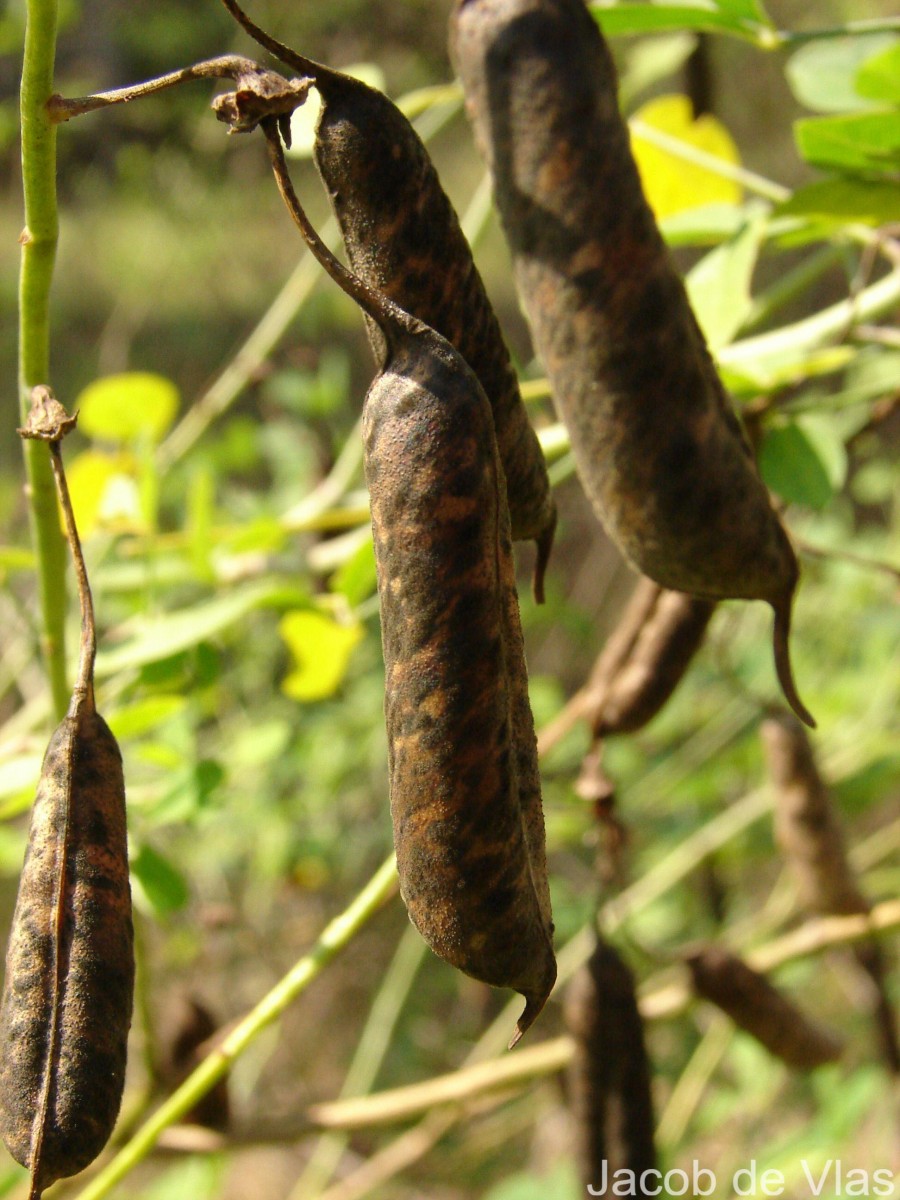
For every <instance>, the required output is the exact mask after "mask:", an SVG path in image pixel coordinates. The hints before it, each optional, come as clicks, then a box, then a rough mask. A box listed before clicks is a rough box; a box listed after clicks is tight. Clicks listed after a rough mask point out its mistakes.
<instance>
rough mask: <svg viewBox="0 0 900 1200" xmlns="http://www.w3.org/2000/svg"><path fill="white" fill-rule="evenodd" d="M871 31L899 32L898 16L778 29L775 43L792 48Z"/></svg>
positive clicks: (899, 19) (899, 21)
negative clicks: (811, 27)
mask: <svg viewBox="0 0 900 1200" xmlns="http://www.w3.org/2000/svg"><path fill="white" fill-rule="evenodd" d="M872 33H900V17H872V18H871V19H869V20H865V21H847V22H846V23H845V24H844V25H829V26H827V27H826V28H825V29H800V30H796V31H792V32H791V31H786V30H779V31H778V34H777V39H778V40H777V45H778V46H788V47H791V48H793V47H796V46H802V45H804V44H805V43H806V42H817V41H821V40H823V39H825V38H842V37H858V36H859V35H860V34H867V35H868V34H872Z"/></svg>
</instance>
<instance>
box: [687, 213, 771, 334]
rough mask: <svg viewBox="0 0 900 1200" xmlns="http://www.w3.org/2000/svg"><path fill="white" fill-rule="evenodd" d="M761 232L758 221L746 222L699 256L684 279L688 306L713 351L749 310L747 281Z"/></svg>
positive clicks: (749, 298) (741, 323) (752, 266)
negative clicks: (724, 239) (690, 307)
mask: <svg viewBox="0 0 900 1200" xmlns="http://www.w3.org/2000/svg"><path fill="white" fill-rule="evenodd" d="M764 233H765V227H764V225H763V222H762V221H754V222H752V223H750V224H749V225H747V226H746V227H745V228H744V229H742V230H741V232H740V233H739V234H738V235H737V236H736V237H734V238H731V239H730V240H729V241H727V242H724V243H723V244H722V245H721V246H717V247H716V248H715V250H711V251H710V252H709V254H707V255H705V256H704V257H703V258H701V259H700V261H699V262H698V263H697V265H696V266H695V267H693V269H692V270H691V271H690V272H689V274H688V276H687V279H686V280H685V283H686V285H687V291H688V296H689V298H690V301H691V306H692V307H693V309H694V313H695V315H696V317H697V320H698V321H699V322H700V327H701V328H702V330H703V332H704V334H705V335H706V340H707V341H708V342H709V345H710V349H712V350H713V351H715V350H718V349H720V348H721V347H722V346H727V345H728V343H729V342H730V341H731V340H732V338H733V337H734V335H735V334H736V333H737V331H738V330H739V329H740V328H741V326H742V325H743V323H744V321H745V320H746V318H747V316H748V314H749V312H750V309H751V307H752V304H753V298H752V296H751V294H750V281H751V279H752V278H753V270H754V267H755V266H756V260H757V258H758V257H759V248H760V246H761V245H762V240H763V236H764Z"/></svg>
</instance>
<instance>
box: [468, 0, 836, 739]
mask: <svg viewBox="0 0 900 1200" xmlns="http://www.w3.org/2000/svg"><path fill="white" fill-rule="evenodd" d="M451 34H452V36H451V43H452V44H451V50H452V54H453V58H454V62H455V65H456V67H457V70H458V72H459V75H460V78H461V79H462V83H463V88H464V91H465V95H466V106H467V110H468V113H469V116H470V118H471V120H472V123H473V125H474V127H475V134H476V139H477V141H478V143H479V146H480V148H481V150H482V152H483V154H484V156H485V158H486V160H487V162H488V166H489V167H490V170H491V173H492V176H493V181H494V191H495V196H496V201H497V205H498V208H499V210H500V215H501V219H502V222H503V227H504V230H505V232H506V236H507V239H508V241H509V244H510V248H511V251H512V255H513V260H514V264H515V271H516V282H517V286H518V289H519V294H520V296H521V298H522V302H523V305H524V307H525V310H526V313H527V315H528V318H529V322H530V324H531V329H532V333H533V336H534V340H535V345H536V348H537V350H538V352H539V354H540V356H541V358H542V359H543V362H544V366H545V367H546V369H547V374H548V377H549V379H550V382H551V385H552V387H553V393H554V398H555V402H556V404H557V407H558V408H559V411H560V414H561V416H562V418H563V420H564V421H565V423H566V425H567V427H568V429H569V433H570V436H571V439H572V448H573V451H574V453H575V461H576V465H577V467H578V471H579V475H580V477H581V480H582V482H583V483H584V486H585V488H586V490H587V492H588V494H589V495H590V497H591V500H592V501H593V504H594V506H595V508H596V510H597V513H598V515H599V516H600V518H601V520H602V521H603V522H604V524H605V525H606V528H607V529H608V531H609V532H610V535H611V536H612V537H613V539H614V540H615V541H616V543H617V544H618V546H619V547H620V549H621V550H622V552H623V553H624V554H625V555H626V557H627V558H628V559H629V560H630V561H631V562H632V563H634V565H635V566H636V567H637V568H638V570H640V571H641V572H642V573H643V574H645V575H648V576H649V577H650V578H651V579H654V580H655V581H656V582H657V583H659V584H660V585H661V586H663V587H666V588H671V589H673V590H676V591H683V592H689V593H690V594H691V595H696V596H703V597H707V598H710V599H720V598H727V597H732V598H738V599H760V600H767V601H768V602H769V603H770V604H771V605H772V607H773V609H774V612H775V637H774V641H775V664H776V668H777V672H778V677H779V681H780V683H781V686H782V688H783V690H784V693H785V695H786V696H787V698H788V700H789V702H790V704H791V707H792V708H793V709H794V710H795V711H796V712H797V714H798V715H799V716H800V717H801V718H802V719H803V720H805V721H807V722H808V723H809V724H812V718H811V717H810V716H809V713H808V712H807V711H806V709H805V708H804V707H803V705H802V703H801V701H800V700H799V697H798V696H797V692H796V688H795V687H794V684H793V679H792V676H791V671H790V662H789V658H788V632H789V625H790V613H791V603H792V597H793V593H794V589H795V586H796V583H797V578H798V567H797V562H796V558H795V556H794V552H793V549H792V547H791V544H790V541H789V540H788V537H787V534H786V533H785V531H784V528H783V526H782V524H781V522H780V520H779V519H778V516H777V514H776V513H775V510H774V509H773V507H772V504H771V502H770V500H769V496H768V493H767V492H766V489H765V487H764V485H763V483H762V480H761V479H760V477H759V474H758V473H757V471H756V468H755V464H754V462H753V458H752V455H751V452H750V448H749V446H748V444H747V441H746V439H745V438H744V436H743V434H742V431H741V429H740V426H739V423H738V421H737V419H736V417H735V415H734V413H733V412H732V410H731V407H730V405H729V403H728V399H727V396H726V395H725V392H724V389H723V388H722V385H721V382H720V381H719V377H718V375H717V373H716V370H715V367H714V365H713V362H712V360H711V358H710V355H709V352H708V350H707V348H706V344H705V342H704V339H703V335H702V333H701V332H700V329H699V327H698V325H697V322H696V320H695V318H694V315H693V312H692V311H691V308H690V305H689V302H688V299H687V293H686V292H685V289H684V285H683V283H682V281H681V279H680V278H679V276H678V274H677V272H676V271H675V269H674V267H673V265H672V262H671V260H670V258H669V255H668V252H667V250H666V247H665V244H664V242H663V240H662V237H661V236H660V233H659V230H658V228H657V226H656V222H655V220H654V217H653V214H652V212H651V210H650V208H649V206H648V204H647V202H646V200H645V198H644V195H643V191H642V190H641V184H640V179H639V177H638V172H637V167H636V166H635V163H634V159H633V157H632V154H631V150H630V146H629V141H628V130H627V128H626V125H625V122H624V121H623V119H622V117H621V115H620V113H619V109H618V104H617V95H616V89H617V81H616V73H615V67H614V64H613V60H612V56H611V55H610V52H609V48H608V46H607V45H606V43H605V41H604V40H603V37H602V36H601V34H600V31H599V28H598V26H597V23H596V22H595V21H594V20H593V18H592V17H591V15H590V13H589V12H588V10H587V8H586V7H585V4H584V3H583V0H457V2H456V5H455V7H454V10H453V16H452V24H451Z"/></svg>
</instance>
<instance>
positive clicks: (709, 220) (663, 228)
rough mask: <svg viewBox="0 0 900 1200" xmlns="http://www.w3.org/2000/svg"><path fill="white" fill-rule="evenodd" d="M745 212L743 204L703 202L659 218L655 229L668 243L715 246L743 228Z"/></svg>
mask: <svg viewBox="0 0 900 1200" xmlns="http://www.w3.org/2000/svg"><path fill="white" fill-rule="evenodd" d="M748 214H749V209H748V206H747V205H744V204H703V205H700V206H699V207H697V208H689V209H685V210H684V211H683V212H677V213H673V214H672V215H671V216H669V217H663V218H662V220H661V221H660V222H659V229H660V233H662V235H663V237H664V238H665V239H666V241H667V242H668V244H669V245H670V246H717V245H718V244H719V242H722V241H724V240H725V239H726V238H730V237H734V236H735V235H736V234H738V233H739V232H740V231H741V229H743V227H744V225H745V224H746V222H747V218H748Z"/></svg>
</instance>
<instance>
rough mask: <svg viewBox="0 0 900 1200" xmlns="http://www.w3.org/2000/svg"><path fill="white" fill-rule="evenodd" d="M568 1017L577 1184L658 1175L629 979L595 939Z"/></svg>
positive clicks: (646, 1069)
mask: <svg viewBox="0 0 900 1200" xmlns="http://www.w3.org/2000/svg"><path fill="white" fill-rule="evenodd" d="M565 1017H566V1026H567V1028H568V1030H569V1033H570V1034H571V1036H572V1039H573V1041H574V1043H575V1052H574V1054H573V1057H572V1064H571V1066H570V1068H569V1094H570V1105H571V1109H572V1116H573V1118H574V1120H575V1126H576V1147H577V1151H576V1154H577V1161H578V1166H579V1171H580V1175H581V1180H582V1184H583V1186H584V1187H585V1188H594V1189H597V1188H598V1187H599V1186H600V1182H601V1180H605V1179H607V1178H612V1177H613V1174H614V1172H616V1171H619V1170H625V1171H631V1172H633V1173H634V1177H635V1178H636V1179H640V1178H641V1176H642V1175H643V1173H644V1172H645V1171H653V1170H655V1168H656V1149H655V1147H654V1144H653V1128H654V1121H653V1098H652V1096H651V1091H650V1065H649V1062H648V1060H647V1052H646V1049H645V1046H644V1030H643V1025H642V1022H641V1016H640V1013H639V1011H638V1004H637V996H636V995H635V986H634V978H633V976H632V974H631V971H630V970H629V969H628V967H627V966H626V965H625V963H624V962H623V961H622V959H621V958H620V957H619V955H618V954H617V953H616V951H615V950H614V949H613V948H612V946H610V945H607V944H606V943H605V942H603V941H600V940H598V942H597V945H596V948H595V949H594V952H593V954H592V955H591V957H590V959H589V960H588V961H587V963H586V964H585V965H584V967H582V968H581V970H580V971H579V972H578V974H577V975H576V976H575V977H574V978H573V980H572V982H571V984H570V985H569V987H568V989H567V991H566V1000H565ZM651 1178H652V1176H651ZM592 1194H594V1195H599V1194H601V1193H600V1192H598V1191H596V1190H595V1191H594V1192H593V1193H592Z"/></svg>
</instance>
